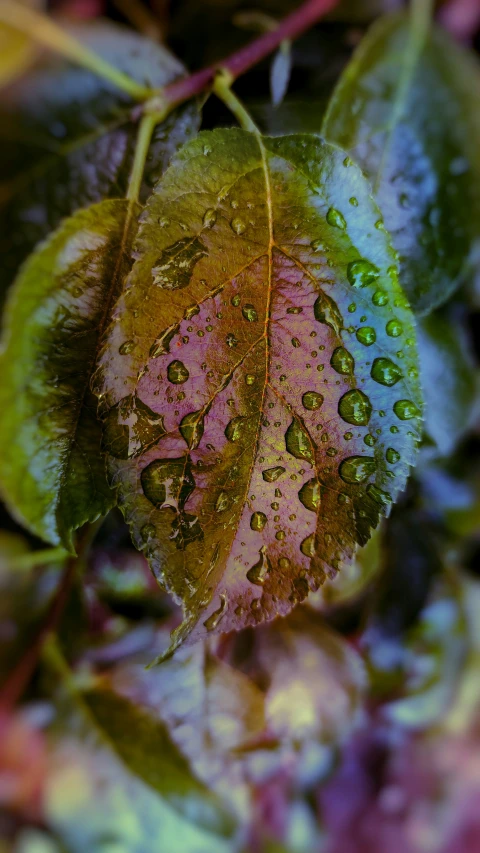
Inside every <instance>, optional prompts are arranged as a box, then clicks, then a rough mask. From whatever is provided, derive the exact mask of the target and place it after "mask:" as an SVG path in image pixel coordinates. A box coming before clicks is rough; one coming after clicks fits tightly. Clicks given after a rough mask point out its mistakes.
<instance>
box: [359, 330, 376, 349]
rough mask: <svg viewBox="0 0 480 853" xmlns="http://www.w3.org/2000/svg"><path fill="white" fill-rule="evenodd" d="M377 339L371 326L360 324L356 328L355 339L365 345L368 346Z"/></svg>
mask: <svg viewBox="0 0 480 853" xmlns="http://www.w3.org/2000/svg"><path fill="white" fill-rule="evenodd" d="M376 340H377V333H376V331H375V329H374V328H373V326H362V328H361V329H357V341H358V342H359V343H361V344H363V345H364V346H366V347H370V346H371V345H372V344H374V343H375V341H376Z"/></svg>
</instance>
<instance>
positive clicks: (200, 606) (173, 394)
mask: <svg viewBox="0 0 480 853" xmlns="http://www.w3.org/2000/svg"><path fill="white" fill-rule="evenodd" d="M380 226H381V220H380V214H379V211H378V208H377V207H376V205H375V204H374V202H373V201H372V199H371V197H370V195H369V189H368V184H367V183H366V181H365V180H364V178H363V176H362V174H361V172H360V170H359V169H358V168H357V167H356V166H354V165H353V164H351V161H349V160H348V158H347V159H346V160H345V155H344V154H343V153H342V152H341V151H339V150H338V149H336V148H334V147H331V146H329V145H328V144H326V143H324V142H322V141H321V140H319V139H318V138H317V137H313V136H308V135H302V136H291V137H284V138H279V139H264V140H263V141H261V138H260V137H257V136H255V135H254V134H250V133H248V132H246V131H241V130H217V131H213V132H211V133H203V134H201V135H200V136H199V137H198V138H197V139H196V140H195V141H194V142H192V143H190V144H189V145H187V146H185V148H183V149H182V151H181V152H180V153H179V155H177V157H176V159H175V160H174V162H173V164H172V166H171V167H170V169H169V170H168V172H167V173H166V175H165V176H164V179H163V180H162V181H161V182H160V184H159V185H158V187H157V189H156V192H155V194H154V195H153V196H152V198H151V200H150V202H149V204H148V206H147V209H146V213H145V215H144V218H143V224H142V226H141V230H140V231H139V236H138V240H137V242H136V246H135V254H136V256H137V257H138V261H137V263H136V264H135V266H134V267H133V270H132V273H131V276H130V277H129V279H128V282H127V287H126V291H125V293H124V295H123V296H122V298H121V299H120V301H119V303H118V304H117V307H116V309H115V314H114V318H115V322H114V324H113V327H112V329H111V332H110V335H109V340H108V345H107V347H106V348H105V350H104V351H103V353H102V355H101V358H100V368H99V372H98V376H97V379H96V386H95V387H96V393H97V394H99V396H100V397H101V400H102V407H103V417H104V418H105V446H106V449H107V450H108V452H109V453H110V461H109V472H110V478H111V482H112V484H113V485H115V486H116V487H118V490H119V501H120V505H121V506H122V509H123V512H124V514H125V517H126V519H127V521H128V522H129V524H130V526H131V529H132V532H133V536H134V541H135V543H136V545H137V547H139V548H142V549H143V550H144V551H145V554H146V555H147V556H148V558H149V560H150V562H151V565H152V567H153V568H154V570H155V572H156V574H157V577H158V579H159V580H160V582H161V583H164V584H165V585H166V586H167V588H168V589H169V590H170V591H172V592H173V593H174V594H175V595H176V596H177V597H178V598H180V599H182V600H183V602H184V608H185V613H186V622H185V624H184V627H183V629H182V631H181V632H180V635H179V636H183V634H185V633H188V631H189V630H192V629H193V627H194V626H195V625H196V629H195V632H194V635H193V636H194V637H198V636H200V635H204V634H206V633H207V632H209V631H215V630H217V629H218V630H221V631H224V630H229V629H231V628H240V627H242V626H244V625H246V624H256V623H257V622H259V621H262V620H265V619H271V618H272V617H273V616H275V615H276V614H277V613H283V614H285V613H287V612H288V611H289V610H290V609H291V607H292V606H293V605H294V604H295V603H296V602H298V601H300V600H302V599H303V598H305V596H306V595H307V593H308V591H309V589H316V588H317V587H318V586H319V584H321V583H322V581H323V580H324V578H325V576H326V575H334V574H335V573H336V571H337V570H338V569H339V568H340V565H341V563H342V562H344V561H348V560H350V559H351V557H352V555H353V553H354V550H355V545H356V544H357V543H361V544H364V543H365V542H366V541H367V539H368V538H369V535H370V531H371V529H372V528H373V527H375V526H376V525H377V523H378V520H379V518H380V516H381V514H382V513H383V512H385V511H386V509H387V508H388V505H389V503H390V501H391V500H392V499H393V500H394V499H395V497H396V495H397V493H398V491H399V489H401V488H403V486H404V484H405V480H406V477H407V474H408V470H409V465H410V464H411V463H412V461H413V459H414V450H415V443H416V436H417V428H418V423H416V422H417V419H418V415H419V413H420V405H421V404H420V399H419V389H418V381H417V366H416V349H415V335H414V329H413V321H412V315H411V312H410V309H409V307H408V304H407V302H406V300H405V297H404V295H403V293H402V291H401V289H400V287H399V285H398V281H397V274H396V267H395V262H394V256H393V250H392V249H391V246H390V244H389V240H388V237H387V234H386V233H385V231H384V230H383V228H382V227H380ZM139 405H140V406H147V407H148V409H149V410H151V411H152V412H154V413H156V417H158V418H159V419H160V418H162V419H163V420H162V423H163V426H164V430H165V434H164V435H163V436H162V437H160V440H159V436H158V433H157V434H155V433H154V432H149V431H146V432H145V434H144V435H141V434H140V432H139V430H138V427H137V423H138V420H137V416H136V414H135V412H136V409H138V406H139Z"/></svg>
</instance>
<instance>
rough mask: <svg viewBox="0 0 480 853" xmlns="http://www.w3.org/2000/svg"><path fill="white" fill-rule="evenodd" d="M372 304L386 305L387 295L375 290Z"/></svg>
mask: <svg viewBox="0 0 480 853" xmlns="http://www.w3.org/2000/svg"><path fill="white" fill-rule="evenodd" d="M372 302H373V304H374V305H379V306H382V305H386V304H387V302H388V295H387V294H386V293H385V291H384V290H376V291H375V293H374V294H373V296H372Z"/></svg>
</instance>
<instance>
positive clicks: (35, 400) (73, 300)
mask: <svg viewBox="0 0 480 853" xmlns="http://www.w3.org/2000/svg"><path fill="white" fill-rule="evenodd" d="M128 210H129V205H128V203H127V202H126V201H120V200H117V201H105V202H101V203H100V204H99V205H94V206H93V207H91V208H88V209H87V210H82V211H80V212H78V213H76V214H75V215H74V216H72V217H71V219H68V220H66V221H65V222H64V223H63V225H62V226H61V227H60V228H59V229H58V231H56V232H55V234H54V235H53V236H52V237H51V238H50V239H49V240H48V242H46V243H45V244H43V245H42V246H40V248H39V249H38V250H37V251H36V252H35V254H33V255H32V256H31V257H30V258H29V260H28V261H27V263H26V264H25V266H24V267H23V268H22V270H21V272H20V274H19V277H18V279H17V281H16V282H15V285H14V287H13V289H12V292H11V295H10V300H9V302H8V306H7V311H6V317H5V327H4V339H3V350H2V352H1V355H0V363H1V373H2V383H1V385H0V436H1V441H2V446H3V448H4V452H3V461H2V466H1V470H0V487H1V490H2V493H3V496H4V498H5V500H6V501H7V503H8V505H9V507H10V509H11V510H12V512H13V513H14V514H15V515H16V516H17V517H19V518H20V519H21V520H22V522H23V523H24V524H25V525H26V526H27V527H28V528H29V529H30V530H32V531H33V532H34V533H36V534H37V535H38V536H40V537H41V538H43V539H46V540H48V541H50V542H52V543H53V544H62V545H64V546H65V548H67V549H69V550H70V551H71V550H72V549H73V542H72V532H73V531H74V530H76V529H77V528H78V527H80V526H81V525H82V524H84V523H86V522H88V521H94V520H95V519H96V518H98V517H99V516H100V515H104V514H105V513H106V512H107V511H108V509H110V507H112V506H113V504H114V503H115V495H114V493H113V492H112V491H111V490H110V488H109V487H108V485H107V482H106V478H105V466H104V459H103V453H102V450H101V429H100V425H99V423H98V422H97V417H96V408H97V401H96V399H95V397H94V396H93V394H92V393H91V391H90V379H91V374H92V371H93V369H94V367H95V362H96V357H97V353H98V349H99V346H100V342H101V337H102V332H103V330H104V327H105V324H106V322H107V320H109V307H111V305H112V304H113V301H114V299H115V298H117V297H118V292H119V287H120V283H121V280H122V276H124V275H125V273H126V272H127V269H128V248H129V243H130V241H131V239H132V237H133V229H132V228H130V227H129V223H130V219H129V217H127V214H128ZM134 416H135V418H136V424H137V427H135V426H133V432H135V429H136V428H137V429H138V430H139V433H140V434H141V436H142V437H143V438H144V439H145V437H149V436H151V435H152V433H153V434H154V435H157V434H158V430H159V424H158V419H156V418H155V416H153V418H152V419H150V420H149V418H148V415H147V414H145V407H143V408H142V407H141V408H140V411H139V412H137V413H135V415H134ZM119 419H121V415H119ZM162 434H163V431H162Z"/></svg>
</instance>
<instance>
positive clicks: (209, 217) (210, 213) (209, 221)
mask: <svg viewBox="0 0 480 853" xmlns="http://www.w3.org/2000/svg"><path fill="white" fill-rule="evenodd" d="M216 221H217V212H216V210H214V209H213V207H210V208H209V209H208V210H206V211H205V215H204V217H203V225H204V228H213V226H214V225H215V222H216Z"/></svg>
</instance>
